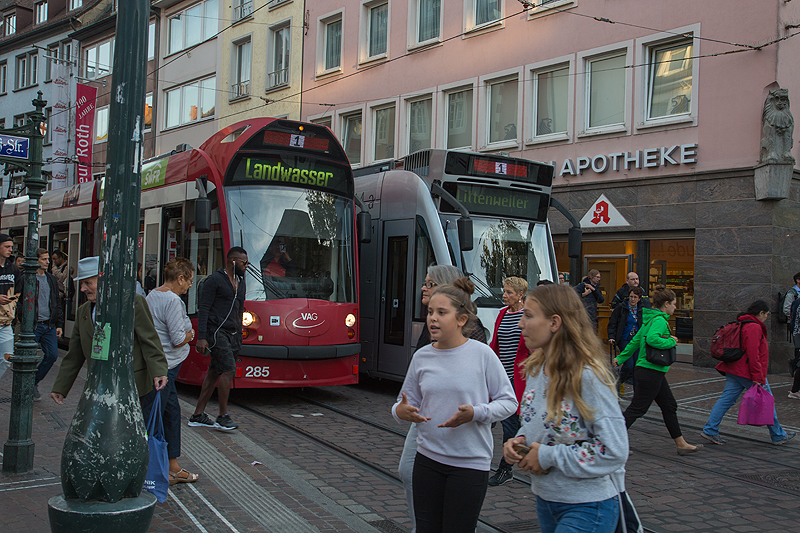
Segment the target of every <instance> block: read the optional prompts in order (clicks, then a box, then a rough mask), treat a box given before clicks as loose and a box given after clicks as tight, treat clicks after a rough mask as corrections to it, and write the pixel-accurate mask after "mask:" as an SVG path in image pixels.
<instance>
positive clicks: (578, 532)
mask: <svg viewBox="0 0 800 533" xmlns="http://www.w3.org/2000/svg"><path fill="white" fill-rule="evenodd" d="M536 513H537V514H538V515H539V526H540V527H541V528H542V533H614V531H616V529H617V523H618V522H619V500H618V499H617V496H614V497H612V498H609V499H607V500H603V501H600V502H589V503H558V502H548V501H546V500H543V499H541V498H540V497H538V496H537V497H536Z"/></svg>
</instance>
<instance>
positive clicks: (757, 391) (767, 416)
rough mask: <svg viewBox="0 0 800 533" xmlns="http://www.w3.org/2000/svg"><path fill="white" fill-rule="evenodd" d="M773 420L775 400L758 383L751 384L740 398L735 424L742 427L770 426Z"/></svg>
mask: <svg viewBox="0 0 800 533" xmlns="http://www.w3.org/2000/svg"><path fill="white" fill-rule="evenodd" d="M774 418H775V398H774V397H773V396H772V394H770V393H769V392H767V391H766V390H765V389H764V387H762V386H761V385H760V384H759V383H753V386H752V387H750V388H749V389H747V392H745V393H744V396H742V404H741V405H740V406H739V416H738V418H737V420H736V422H737V423H738V424H741V425H743V426H744V425H747V426H771V425H772V424H773V423H774Z"/></svg>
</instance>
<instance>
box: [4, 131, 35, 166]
mask: <svg viewBox="0 0 800 533" xmlns="http://www.w3.org/2000/svg"><path fill="white" fill-rule="evenodd" d="M29 155H30V139H28V138H27V137H17V136H15V135H0V156H4V157H11V158H14V159H20V160H24V161H27V160H28V156H29Z"/></svg>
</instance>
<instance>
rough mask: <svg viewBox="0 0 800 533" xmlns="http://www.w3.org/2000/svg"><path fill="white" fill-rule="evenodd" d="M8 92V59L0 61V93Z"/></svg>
mask: <svg viewBox="0 0 800 533" xmlns="http://www.w3.org/2000/svg"><path fill="white" fill-rule="evenodd" d="M7 93H8V61H6V60H3V61H2V62H0V95H3V94H7Z"/></svg>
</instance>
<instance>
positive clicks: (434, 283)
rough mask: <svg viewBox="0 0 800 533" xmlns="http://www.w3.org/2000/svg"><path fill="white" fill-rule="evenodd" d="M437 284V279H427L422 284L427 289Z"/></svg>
mask: <svg viewBox="0 0 800 533" xmlns="http://www.w3.org/2000/svg"><path fill="white" fill-rule="evenodd" d="M437 285H438V283H436V282H435V281H426V282H425V283H423V284H422V286H423V287H425V288H426V289H432V288H434V287H436V286H437Z"/></svg>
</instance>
